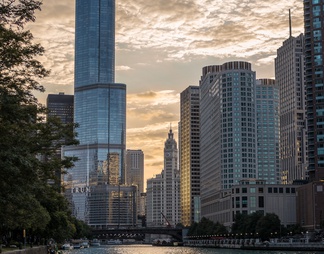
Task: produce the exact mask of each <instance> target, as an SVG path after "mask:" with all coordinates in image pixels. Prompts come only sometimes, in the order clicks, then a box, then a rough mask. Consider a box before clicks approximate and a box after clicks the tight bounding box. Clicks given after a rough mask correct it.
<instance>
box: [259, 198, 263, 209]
mask: <svg viewBox="0 0 324 254" xmlns="http://www.w3.org/2000/svg"><path fill="white" fill-rule="evenodd" d="M259 207H260V208H263V207H264V197H263V196H261V197H259Z"/></svg>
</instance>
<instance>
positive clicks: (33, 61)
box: [0, 0, 77, 236]
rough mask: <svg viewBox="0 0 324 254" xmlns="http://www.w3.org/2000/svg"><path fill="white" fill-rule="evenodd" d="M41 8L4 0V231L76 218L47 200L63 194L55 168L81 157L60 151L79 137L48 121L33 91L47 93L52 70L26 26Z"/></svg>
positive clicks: (0, 201) (0, 107)
mask: <svg viewBox="0 0 324 254" xmlns="http://www.w3.org/2000/svg"><path fill="white" fill-rule="evenodd" d="M40 7H41V1H35V0H19V1H18V0H3V1H1V2H0V133H1V135H0V148H1V150H0V170H1V173H0V183H1V184H0V236H1V233H2V234H3V233H4V231H6V230H14V229H23V228H24V229H31V230H34V231H42V230H44V229H45V228H46V227H48V225H49V223H50V222H51V221H53V220H55V219H57V220H59V218H60V219H62V218H63V217H64V216H65V215H67V217H66V219H67V221H69V220H70V219H71V217H70V216H69V215H68V214H66V213H67V211H68V209H67V207H65V208H64V209H61V210H60V209H56V208H55V207H54V208H53V210H51V204H50V203H48V201H49V200H50V199H51V198H52V199H53V200H56V199H57V200H59V199H61V198H60V197H59V196H58V195H60V194H58V193H56V194H58V195H54V192H51V189H52V188H53V187H52V186H50V185H48V184H47V181H48V179H55V174H54V172H55V169H58V168H69V167H71V166H72V165H73V162H74V161H75V160H76V158H64V159H62V160H61V159H59V158H57V157H56V156H55V153H56V151H57V149H59V148H60V147H61V145H62V144H63V143H62V142H64V144H65V145H72V144H77V141H76V139H75V134H74V133H73V132H71V131H69V130H70V129H71V128H70V126H64V125H62V123H60V121H59V120H58V119H54V118H53V119H48V121H46V122H45V118H44V116H45V114H46V110H47V109H46V108H45V107H44V106H43V105H41V104H40V103H39V102H38V100H37V98H36V97H35V96H34V95H33V93H34V92H35V91H38V92H44V87H43V86H41V85H40V84H39V80H41V79H42V78H44V77H46V76H47V75H48V74H49V71H47V70H46V69H45V68H44V67H43V65H42V64H41V63H40V62H39V61H38V60H37V57H39V56H41V55H42V54H43V53H44V48H43V47H42V46H41V45H40V44H34V43H33V41H32V40H33V36H32V34H31V32H30V31H25V30H24V26H25V24H26V23H27V22H33V21H35V16H34V13H35V11H37V10H40V9H41V8H40ZM65 142H67V143H65ZM42 158H46V160H42ZM40 193H46V194H49V193H50V194H49V195H50V196H48V197H45V195H41V194H40ZM55 205H57V203H56V204H55ZM55 209H56V210H55ZM68 217H70V218H68ZM72 231H73V230H72Z"/></svg>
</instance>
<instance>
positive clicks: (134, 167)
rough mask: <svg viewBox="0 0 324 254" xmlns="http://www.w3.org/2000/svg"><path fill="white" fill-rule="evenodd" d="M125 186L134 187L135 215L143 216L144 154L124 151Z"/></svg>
mask: <svg viewBox="0 0 324 254" xmlns="http://www.w3.org/2000/svg"><path fill="white" fill-rule="evenodd" d="M125 174H126V185H129V186H136V188H137V194H136V201H137V202H136V203H137V214H138V215H145V204H144V203H143V201H144V200H143V198H142V196H143V195H142V193H144V153H143V151H142V150H131V149H127V151H126V173H125Z"/></svg>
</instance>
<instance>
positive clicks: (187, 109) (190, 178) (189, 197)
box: [179, 86, 200, 226]
mask: <svg viewBox="0 0 324 254" xmlns="http://www.w3.org/2000/svg"><path fill="white" fill-rule="evenodd" d="M199 119H200V117H199V86H189V87H188V88H187V89H185V90H184V91H183V92H182V93H181V94H180V124H179V168H180V200H181V201H180V202H181V204H180V205H181V223H182V225H184V226H190V225H191V224H192V223H193V222H199V220H200V218H199V217H200V216H199V215H200V206H199V204H200V202H199V201H200V141H199V140H200V139H199V133H200V132H199V130H200V127H199V124H200V121H199ZM195 217H197V218H196V219H197V221H195Z"/></svg>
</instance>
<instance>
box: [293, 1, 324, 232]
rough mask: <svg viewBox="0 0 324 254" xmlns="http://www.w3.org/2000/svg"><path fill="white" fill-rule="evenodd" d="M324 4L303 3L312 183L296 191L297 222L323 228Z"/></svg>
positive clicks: (312, 228) (304, 225)
mask: <svg viewBox="0 0 324 254" xmlns="http://www.w3.org/2000/svg"><path fill="white" fill-rule="evenodd" d="M323 22H324V1H323V0H304V25H305V45H304V53H305V86H306V111H307V133H308V135H307V136H308V161H309V166H308V176H309V180H310V183H308V184H306V185H302V186H301V187H299V188H298V189H297V194H298V195H297V223H300V225H301V226H303V227H304V228H305V229H307V230H316V229H320V228H321V223H322V222H323V211H324V202H323V200H324V184H323V180H324V92H323V91H324V73H323V72H324V64H323V59H324V50H323V46H324V45H323V44H324V40H323V35H324V25H323Z"/></svg>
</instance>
